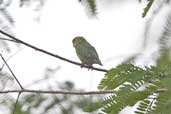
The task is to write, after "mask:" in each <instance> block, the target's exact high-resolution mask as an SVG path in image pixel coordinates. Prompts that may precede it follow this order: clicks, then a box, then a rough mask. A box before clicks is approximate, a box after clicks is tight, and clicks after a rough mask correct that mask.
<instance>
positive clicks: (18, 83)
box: [0, 53, 24, 89]
mask: <svg viewBox="0 0 171 114" xmlns="http://www.w3.org/2000/svg"><path fill="white" fill-rule="evenodd" d="M0 56H1V58H2V60H3V61H4V63H5V65H6V66H7V68H8V69H9V71H10V72H11V74H12V76H13V77H14V79H15V80H16V81H17V83H18V84H19V86H20V88H21V89H24V88H23V87H22V85H21V83H20V82H19V80H18V79H17V77H16V76H15V74H14V73H13V71H12V70H11V68H10V67H9V65H8V63H7V62H6V60H5V59H4V57H3V56H2V54H1V53H0Z"/></svg>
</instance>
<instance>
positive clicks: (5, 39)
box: [0, 38, 19, 43]
mask: <svg viewBox="0 0 171 114" xmlns="http://www.w3.org/2000/svg"><path fill="white" fill-rule="evenodd" d="M0 40H4V41H10V42H15V43H19V42H17V41H16V40H11V39H8V38H0Z"/></svg>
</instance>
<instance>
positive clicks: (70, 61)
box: [0, 30, 108, 72]
mask: <svg viewBox="0 0 171 114" xmlns="http://www.w3.org/2000/svg"><path fill="white" fill-rule="evenodd" d="M0 33H1V34H3V35H5V36H7V37H9V38H11V39H13V40H15V41H16V42H18V43H21V44H23V45H25V46H27V47H30V48H32V49H34V50H36V51H39V52H42V53H45V54H47V55H50V56H52V57H55V58H58V59H61V60H63V61H66V62H69V63H72V64H74V65H78V66H81V65H82V64H81V63H78V62H75V61H72V60H69V59H67V58H64V57H61V56H59V55H56V54H53V53H51V52H48V51H46V50H43V49H40V48H38V47H36V46H33V45H31V44H29V43H27V42H24V41H22V40H20V39H18V38H15V37H14V36H12V35H10V34H8V33H6V32H4V31H2V30H0ZM84 67H85V68H88V69H89V66H88V65H84ZM92 69H93V70H96V71H101V72H107V71H108V70H106V69H101V68H96V67H92Z"/></svg>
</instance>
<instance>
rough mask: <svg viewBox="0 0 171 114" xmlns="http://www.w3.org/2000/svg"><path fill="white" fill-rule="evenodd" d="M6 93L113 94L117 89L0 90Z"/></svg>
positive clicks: (0, 92) (1, 92)
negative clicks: (85, 90)
mask: <svg viewBox="0 0 171 114" xmlns="http://www.w3.org/2000/svg"><path fill="white" fill-rule="evenodd" d="M6 93H36V94H63V95H64V94H65V95H66V94H67V95H95V94H111V93H115V91H110V90H107V91H87V92H83V91H52V90H29V89H23V90H4V91H0V94H6Z"/></svg>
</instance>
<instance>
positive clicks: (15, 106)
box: [13, 92, 21, 114]
mask: <svg viewBox="0 0 171 114" xmlns="http://www.w3.org/2000/svg"><path fill="white" fill-rule="evenodd" d="M20 95H21V92H19V93H18V95H17V100H16V102H15V105H14V110H13V114H15V111H16V108H17V103H18V100H19V97H20Z"/></svg>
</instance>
